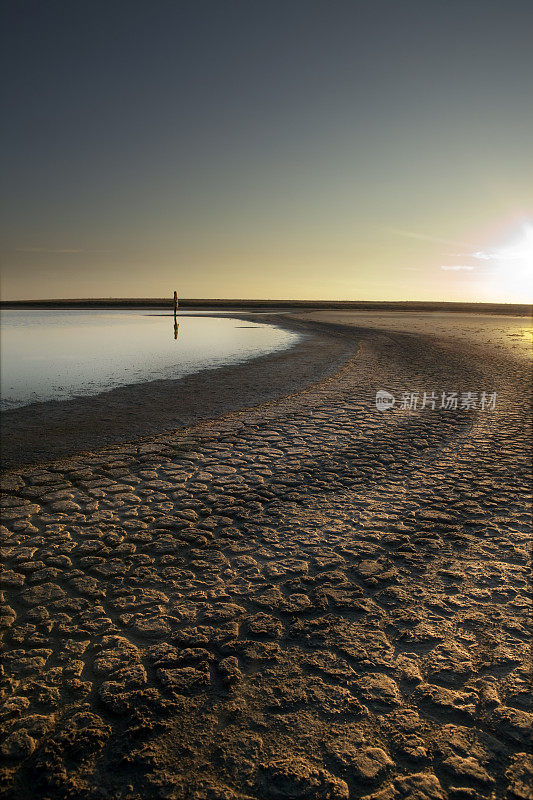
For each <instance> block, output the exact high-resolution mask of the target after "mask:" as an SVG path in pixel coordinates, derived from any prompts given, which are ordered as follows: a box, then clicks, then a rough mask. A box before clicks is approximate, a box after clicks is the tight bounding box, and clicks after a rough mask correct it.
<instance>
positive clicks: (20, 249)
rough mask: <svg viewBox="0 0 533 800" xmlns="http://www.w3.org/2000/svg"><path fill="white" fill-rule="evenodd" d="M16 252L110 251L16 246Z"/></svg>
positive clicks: (70, 253)
mask: <svg viewBox="0 0 533 800" xmlns="http://www.w3.org/2000/svg"><path fill="white" fill-rule="evenodd" d="M15 252H16V253H47V254H52V255H58V254H61V255H72V254H77V253H110V252H111V251H110V250H84V249H82V248H76V247H53V248H48V247H17V248H15Z"/></svg>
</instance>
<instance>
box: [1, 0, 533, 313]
mask: <svg viewBox="0 0 533 800" xmlns="http://www.w3.org/2000/svg"><path fill="white" fill-rule="evenodd" d="M2 15H3V24H2V27H3V30H4V34H3V37H4V41H3V47H2V50H3V53H2V57H1V58H2V74H3V75H4V82H3V98H2V107H3V109H4V112H5V120H4V124H3V130H2V138H3V141H2V158H3V162H4V163H3V175H4V201H3V213H2V218H3V221H2V245H1V250H2V252H1V256H2V265H3V267H2V276H3V277H2V295H3V297H4V299H15V298H46V297H87V296H95V297H108V296H128V297H135V296H139V297H145V296H154V297H155V296H158V297H159V296H164V295H169V294H171V293H172V291H173V290H174V288H176V289H178V291H179V294H180V295H181V296H184V297H249V298H255V297H257V298H310V299H318V298H323V299H337V298H339V299H377V300H379V299H395V300H405V299H413V300H414V299H432V300H439V299H444V300H462V299H464V300H496V301H498V300H511V301H512V300H515V301H520V300H524V299H527V297H526V296H525V293H526V292H527V289H526V283H525V282H524V280H523V274H522V273H520V274H518V272H517V269H518V268H517V266H516V265H517V263H518V266H519V267H520V269H522V272H523V268H524V265H525V267H526V268H527V267H528V263H529V266H531V264H530V262H528V261H527V258H529V257H526V258H525V260H524V258H520V257H519V258H518V260H517V259H516V258H513V259H511V261H507V262H504V261H502V259H501V258H499V257H498V254H499V253H500V252H501V248H502V247H504V246H505V247H506V248H507V252H509V248H510V247H515V251H516V249H517V248H518V251H519V252H522V250H520V247H521V246H522V245H521V244H520V243H521V242H522V241H523V240H524V239H525V238H526V239H527V236H526V234H525V233H524V231H527V230H528V229H527V227H526V226H527V224H528V222H530V221H531V216H532V210H533V188H532V187H533V159H532V147H531V131H532V130H533V102H532V95H531V86H532V78H533V53H532V48H531V41H532V40H533V3H532V2H531V0H523V1H522V0H505V2H503V1H502V2H499V1H498V2H496V1H495V0H446V2H443V1H442V0H401V2H399V0H350V1H349V2H344V0H327V2H316V1H315V0H284V1H283V2H278V0H261V1H260V2H258V0H237V1H235V2H233V1H232V0H216V2H210V1H208V0H191V2H183V1H182V0H173V2H167V1H166V0H150V1H148V0H146V2H144V1H143V2H139V1H138V0H128V1H127V2H126V0H124V1H122V0H106V2H100V1H99V0H91V2H76V1H74V2H72V0H62V2H54V0H45V1H44V2H43V0H40V2H24V0H6V2H4V3H3V4H2ZM524 252H525V251H524ZM475 253H478V254H479V253H484V254H489V257H487V258H484V257H475V256H474V254H475ZM509 265H510V266H509ZM442 267H455V268H454V269H443V268H442ZM509 270H511V273H512V271H513V270H515V272H517V274H516V275H514V274H513V275H512V280H508V278H509Z"/></svg>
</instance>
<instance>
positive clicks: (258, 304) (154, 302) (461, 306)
mask: <svg viewBox="0 0 533 800" xmlns="http://www.w3.org/2000/svg"><path fill="white" fill-rule="evenodd" d="M172 307H173V301H172V298H170V297H169V298H166V297H163V298H146V297H133V298H115V297H109V298H80V299H50V300H2V301H0V309H10V308H18V309H24V308H27V309H31V308H35V309H47V308H170V309H172ZM179 308H180V309H187V308H192V309H203V310H210V309H220V308H225V309H239V310H240V311H246V310H253V309H265V310H268V311H276V310H291V309H304V308H305V309H317V310H323V309H345V310H350V309H352V310H354V311H355V310H357V311H421V312H423V311H427V312H436V311H440V312H443V311H444V312H446V311H448V312H455V313H462V312H464V313H477V314H509V315H513V316H530V315H531V313H532V311H533V306H532V305H531V304H528V303H466V302H465V303H462V302H436V301H427V302H426V301H412V300H401V301H380V300H245V299H242V300H223V299H183V300H180V301H179Z"/></svg>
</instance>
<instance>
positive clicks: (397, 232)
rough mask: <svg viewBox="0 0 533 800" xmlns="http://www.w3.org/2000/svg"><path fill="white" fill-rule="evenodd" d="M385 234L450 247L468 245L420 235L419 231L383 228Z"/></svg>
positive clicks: (454, 240)
mask: <svg viewBox="0 0 533 800" xmlns="http://www.w3.org/2000/svg"><path fill="white" fill-rule="evenodd" d="M383 230H384V231H385V233H390V234H392V235H393V236H402V237H403V238H404V239H418V240H419V241H422V242H434V243H436V244H450V245H462V246H464V245H467V244H468V243H467V242H458V241H457V240H456V239H443V238H442V237H440V236H430V235H429V234H427V233H419V232H418V231H405V230H403V229H401V228H383Z"/></svg>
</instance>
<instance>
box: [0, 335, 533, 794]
mask: <svg viewBox="0 0 533 800" xmlns="http://www.w3.org/2000/svg"><path fill="white" fill-rule="evenodd" d="M498 324H499V325H500V326H501V325H502V322H501V320H499V321H498ZM354 334H355V335H356V337H357V342H358V348H359V349H358V352H357V354H355V345H354V356H353V358H351V359H350V360H349V361H348V362H347V363H346V364H345V365H344V366H343V367H342V369H340V371H338V372H337V373H336V374H335V375H333V376H331V377H329V378H327V379H325V380H323V381H321V382H318V383H316V384H315V385H313V386H310V387H308V388H307V389H306V390H305V391H302V392H300V393H295V394H292V395H291V396H289V397H287V398H285V399H281V400H276V401H273V402H270V403H268V404H266V405H263V406H261V407H258V408H254V409H252V410H248V411H242V412H236V413H232V414H230V415H228V416H226V417H223V418H221V419H218V420H215V421H211V422H208V423H202V424H199V425H197V426H196V427H193V428H189V429H187V430H184V431H182V432H178V433H173V434H165V435H162V436H158V437H156V438H153V439H152V440H150V441H145V442H143V443H141V444H138V443H137V444H135V443H134V444H126V445H120V446H115V447H112V448H108V449H107V450H105V451H99V452H95V453H92V454H85V455H83V456H79V457H74V458H72V459H70V460H69V461H66V460H64V461H61V462H53V463H48V464H46V465H44V466H43V465H41V466H38V467H33V468H24V469H21V470H18V471H11V472H9V473H7V474H5V475H4V477H3V479H2V488H3V495H2V523H3V525H2V529H1V534H2V561H3V570H2V572H1V573H0V582H1V586H0V588H1V592H2V599H3V604H2V608H1V614H2V616H1V618H0V620H1V625H2V629H3V633H4V637H3V645H2V651H1V652H2V665H3V667H2V670H3V671H2V697H1V705H0V723H1V726H2V736H1V745H0V753H1V756H2V771H1V787H0V788H1V791H2V796H3V797H6V798H11V799H12V800H22V798H24V800H26V799H27V798H31V797H39V798H50V800H53V799H55V798H83V800H104V798H113V799H114V800H141V799H142V800H144V799H145V798H146V799H147V798H167V799H168V800H172V799H174V800H178V799H179V798H198V800H207V799H208V798H209V799H211V800H219V799H220V800H245V798H250V799H251V798H264V799H265V800H267V799H268V800H274V799H275V798H302V799H303V798H306V799H309V800H315V799H316V800H326V799H331V800H337V799H338V800H341V799H344V798H359V797H372V798H374V799H375V800H403V799H404V798H419V799H420V800H441V798H448V797H449V798H452V800H463V799H467V798H478V797H479V798H517V799H518V800H525V799H526V798H527V797H528V793H529V791H530V788H529V787H530V785H531V776H532V763H531V756H530V755H529V734H530V730H531V721H532V719H533V717H532V713H531V706H530V700H529V685H528V677H529V668H530V666H529V655H530V653H529V646H530V630H529V629H528V611H529V597H528V560H527V558H528V552H527V550H528V545H529V537H530V516H529V515H530V508H531V506H530V501H529V479H530V464H529V451H530V441H531V439H530V430H529V427H528V423H529V411H530V389H529V383H528V378H529V375H528V368H527V366H526V363H525V362H524V361H523V360H521V359H520V358H519V357H518V356H516V354H514V352H513V351H512V350H511V349H509V348H506V347H503V346H499V345H498V344H497V341H498V338H497V336H496V338H494V336H493V337H492V338H491V337H490V336H487V337H485V338H483V337H480V338H479V339H478V340H476V341H474V340H470V339H468V340H466V339H453V338H448V339H442V340H439V339H437V338H436V337H434V336H430V335H427V334H424V333H423V332H419V333H411V334H408V333H402V332H398V331H387V330H385V329H383V330H372V329H370V328H368V327H359V328H354ZM502 335H503V336H505V334H502ZM495 342H496V344H495ZM379 388H385V389H387V390H389V391H391V392H392V393H393V394H395V395H396V396H399V394H400V393H401V391H402V390H406V389H409V390H410V391H419V392H420V393H421V394H422V392H423V391H426V390H427V391H431V390H440V389H443V390H444V389H456V390H458V391H459V392H461V391H471V390H475V391H482V390H485V391H496V392H497V393H498V403H497V406H496V409H495V410H494V411H491V412H487V411H481V410H480V409H479V408H477V409H470V410H456V411H440V410H438V409H437V410H434V411H433V410H430V409H417V410H411V411H410V410H402V409H401V408H399V407H398V406H396V407H395V408H394V409H393V410H391V411H388V412H380V411H378V410H376V407H375V403H374V397H375V392H376V390H377V389H379Z"/></svg>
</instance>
